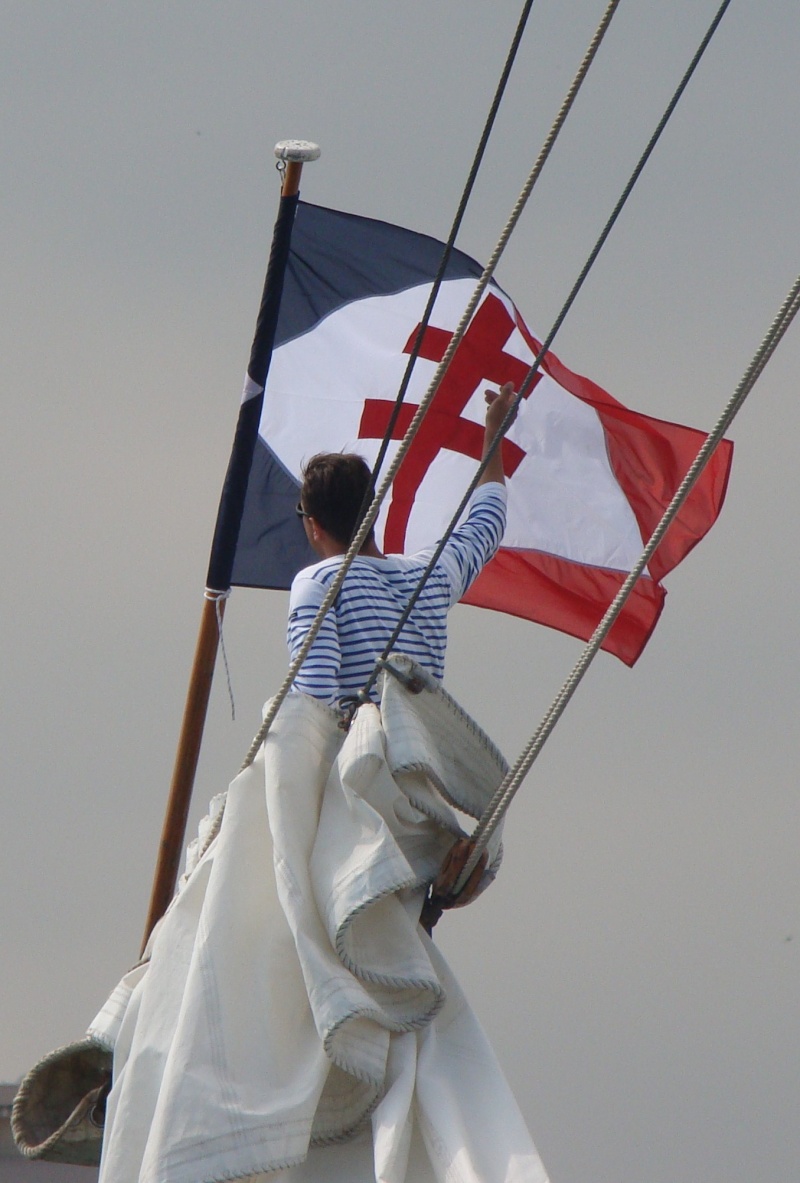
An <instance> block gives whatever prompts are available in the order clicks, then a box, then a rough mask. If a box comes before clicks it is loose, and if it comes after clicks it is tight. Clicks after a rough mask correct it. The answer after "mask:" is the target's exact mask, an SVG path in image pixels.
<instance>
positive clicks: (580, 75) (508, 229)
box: [240, 0, 619, 771]
mask: <svg viewBox="0 0 800 1183" xmlns="http://www.w3.org/2000/svg"><path fill="white" fill-rule="evenodd" d="M618 5H619V0H610V2H609V4H608V7H607V8H606V11H605V13H604V14H603V17H602V19H601V21H600V24H599V25H598V27H597V29H596V30H595V33H594V36H593V37H592V40H591V41H590V43H589V47H588V49H587V50H586V53H585V54H584V57H583V61H582V62H581V64H580V66H579V67H578V71H577V73H576V75H575V78H574V79H573V81H572V83H571V85H570V88H569V90H568V92H567V96H566V98H565V99H564V101H563V103H562V105H561V108H560V110H559V112H558V114H557V116H556V119H555V122H554V124H553V126H552V128H551V129H550V132H549V133H548V136H547V139H546V140H545V143H544V145H543V147H542V149H541V151H540V153H539V156H538V157H537V159H536V162H535V163H534V166H533V168H532V169H531V172H530V174H529V176H528V179H527V181H526V182H525V185H524V186H523V189H522V192H521V193H520V195H519V197H518V198H517V201H516V203H515V205H514V208H513V209H512V211H511V215H510V217H509V219H508V222H507V223H506V225H505V228H504V229H503V232H502V234H501V236H500V238H499V240H498V242H497V245H496V246H495V249H494V252H493V253H492V256H491V258H490V260H489V262H488V263H487V265H486V267H485V268H484V270H483V274H482V275H481V277H480V279H479V280H478V283H477V286H476V288H475V291H474V292H473V294H472V297H471V299H470V301H469V303H468V304H467V307H466V309H465V310H464V313H463V315H462V317H461V320H460V321H459V324H458V326H457V327H456V330H455V332H454V333H453V336H452V338H451V340H450V342H449V344H448V346H447V349H446V350H445V352H444V356H443V357H442V360H441V361H440V362H439V365H438V366H437V368H436V372H435V373H434V375H433V379H432V381H431V384H430V386H429V387H428V389H427V391H426V393H425V395H424V396H423V398H422V400H421V401H420V404H419V406H418V407H417V410H416V412H415V413H414V417H413V418H412V420H411V423H410V424H409V426H408V430H407V431H406V434H405V435H404V436H403V439H402V440H401V442H400V445H399V447H398V449H397V452H396V453H395V455H394V459H393V460H392V462H391V464H390V466H389V469H388V471H387V473H386V475H385V476H384V477H383V480H382V481H381V484H380V487H379V488H378V489H377V491H376V493H375V496H374V498H373V500H372V504H371V505H370V507H369V509H368V510H367V512H366V514H365V516H364V519H363V521H362V523H361V525H360V526H359V528H358V530H357V531H356V535H355V537H354V539H353V541H352V542H351V544H350V548H349V550H348V551H347V553H346V554H345V555H344V558H343V559H342V564H341V566H340V568H339V570H338V571H337V573H336V577H335V579H334V580H333V581H332V583H331V585H330V587H329V588H328V591H327V593H326V594H325V597H324V599H323V600H322V603H321V604H320V606H319V608H318V610H317V615H316V616H315V617H314V620H313V621H312V623H311V625H310V627H309V630H308V633H307V634H306V639H305V641H304V642H303V644H302V646H301V647H300V649H299V650H298V652H297V656H296V657H295V659H294V661H292V663H291V665H290V666H289V670H288V672H287V674H286V677H285V678H284V680H283V682H282V683H281V685H280V687H279V689H278V692H277V694H275V696H274V697H273V699H272V700H271V702H270V705H269V708H268V710H267V713H266V715H265V716H264V721H263V722H262V724H261V727H260V728H259V729H258V731H257V732H256V735H255V737H254V739H253V742H252V743H251V745H250V748H249V750H248V752H247V755H246V756H245V758H244V763H243V764H242V768H241V770H240V771H244V769H245V768H248V767H249V766H250V764H252V762H253V760H254V759H255V758H256V754H257V753H258V750H259V748H260V747H261V744H262V743H263V742H264V739H265V737H266V735H267V733H268V731H269V729H270V727H271V726H272V723H273V722H274V720H275V716H276V715H277V713H278V711H279V709H280V706H281V703H282V702H283V700H284V699H285V697H286V695H287V694H288V693H289V691H290V689H291V687H292V683H293V682H294V680H295V678H296V677H297V674H298V671H299V670H300V667H301V666H302V664H303V662H304V661H305V659H306V657H307V656H308V653H309V650H310V649H311V646H312V645H313V643H314V641H315V640H316V638H317V634H318V633H319V630H320V628H321V627H322V622H323V620H324V619H325V616H326V615H327V613H328V610H329V609H330V608H331V606H332V605H333V603H334V601H335V600H336V597H337V596H338V594H339V592H340V590H341V588H342V584H343V583H344V580H345V576H346V575H347V572H348V571H349V570H350V567H351V566H352V565H353V561H354V559H355V558H356V556H357V555H358V553H359V551H360V550H361V547H362V546H363V545H364V543H365V541H366V539H367V536H368V534H369V532H370V530H371V529H372V526H373V523H374V521H375V519H376V517H377V516H378V510H379V509H380V507H381V503H382V502H383V499H384V498H385V496H386V494H387V492H388V491H389V489H390V487H391V485H392V482H393V480H394V478H395V475H396V473H397V470H398V469H399V467H400V465H401V464H402V462H403V459H404V458H405V455H406V452H407V451H408V449H409V448H410V446H411V443H412V441H413V439H414V437H415V435H416V434H417V431H418V430H419V426H420V424H421V422H422V420H423V418H424V416H425V413H426V412H427V410H428V407H429V406H430V404H431V402H432V401H433V398H434V396H435V394H436V391H437V390H438V389H439V385H440V383H441V381H442V378H443V377H444V375H445V373H446V371H447V368H448V366H449V365H450V362H451V361H452V359H453V356H454V354H455V352H456V350H457V348H458V346H459V345H460V344H461V340H462V338H463V336H464V334H465V333H466V331H467V328H468V326H469V323H470V321H471V319H472V316H473V313H474V312H475V309H476V308H477V306H478V303H479V302H480V299H481V297H482V296H483V293H484V292H485V290H486V288H487V286H488V284H489V281H490V279H491V278H492V275H493V274H494V271H495V269H496V267H497V264H498V263H499V261H500V258H501V256H502V254H503V251H504V250H505V247H506V245H507V243H508V240H509V238H510V237H511V233H512V231H513V230H514V228H515V226H516V224H517V222H518V221H519V218H520V216H521V214H522V211H523V209H524V208H525V203H526V202H527V200H528V198H529V196H530V194H531V190H532V189H533V186H534V184H535V183H536V180H537V178H538V176H539V174H540V173H541V171H542V168H543V166H544V163H545V161H546V159H547V157H548V155H549V154H550V151H551V149H552V147H553V144H554V143H555V140H556V138H557V136H558V133H559V131H560V129H561V127H562V125H563V123H564V121H565V119H566V117H567V115H568V113H569V111H570V108H571V107H572V105H573V103H574V101H575V98H576V97H577V94H578V91H579V90H580V88H581V85H582V84H583V81H584V79H585V77H586V74H587V72H588V70H589V67H590V65H591V64H592V61H593V60H594V57H595V55H596V53H597V50H598V49H599V47H600V45H601V43H602V40H603V37H604V36H605V33H606V30H607V29H608V26H609V24H610V23H611V18H612V17H613V15H614V12H615V11H616V9H617V7H618ZM502 430H505V426H504V427H503V428H502ZM498 435H499V433H498Z"/></svg>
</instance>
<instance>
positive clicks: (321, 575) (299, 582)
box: [289, 559, 339, 612]
mask: <svg viewBox="0 0 800 1183" xmlns="http://www.w3.org/2000/svg"><path fill="white" fill-rule="evenodd" d="M338 567H339V560H338V559H321V560H320V561H319V562H318V563H312V564H311V566H310V567H303V569H302V571H298V572H297V574H296V575H295V577H294V579H293V580H292V586H291V588H290V590H289V611H290V612H293V611H294V609H295V608H303V607H319V605H320V604H321V603H322V601H323V599H324V598H325V592H326V591H327V590H328V587H329V586H330V583H331V581H332V580H333V578H334V576H335V575H336V571H337V569H338Z"/></svg>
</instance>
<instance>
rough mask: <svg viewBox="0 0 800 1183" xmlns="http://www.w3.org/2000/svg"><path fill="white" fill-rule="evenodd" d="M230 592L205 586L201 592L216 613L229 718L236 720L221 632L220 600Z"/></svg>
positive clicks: (224, 598)
mask: <svg viewBox="0 0 800 1183" xmlns="http://www.w3.org/2000/svg"><path fill="white" fill-rule="evenodd" d="M230 594H231V589H230V588H228V590H227V591H214V590H213V588H210V587H207V588H206V590H205V591H204V592H203V596H204V598H205V599H206V600H212V601H213V603H214V607H215V609H216V613H217V632H218V633H219V647H220V649H221V650H222V660H223V662H224V663H225V678H226V681H227V683H228V698H229V699H230V700H231V720H232V721H234V722H235V721H236V705H235V703H234V701H233V685H232V684H231V671H230V666H229V665H228V654H227V653H226V652H225V636H224V634H223V632H222V602H223V600H227V598H228V596H229V595H230Z"/></svg>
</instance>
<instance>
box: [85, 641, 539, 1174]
mask: <svg viewBox="0 0 800 1183" xmlns="http://www.w3.org/2000/svg"><path fill="white" fill-rule="evenodd" d="M394 660H395V661H396V663H397V664H398V665H399V666H403V665H404V666H405V668H406V670H407V671H408V672H415V673H417V674H418V675H419V676H421V677H422V678H423V679H425V684H426V689H424V690H423V691H422V692H421V693H420V694H418V695H414V694H411V693H410V692H409V691H407V690H406V689H405V688H404V687H403V686H401V685H400V684H399V683H398V682H397V681H395V680H394V679H393V678H392V679H389V680H388V682H387V684H386V686H385V687H384V692H383V696H382V702H381V709H380V712H379V711H378V708H377V707H375V706H374V705H372V704H369V705H367V706H364V707H362V708H361V709H360V710H359V711H358V714H357V716H356V718H355V721H354V723H353V725H352V727H351V728H350V731H349V732H348V733H347V735H346V736H345V734H344V733H343V732H342V731H341V730H340V728H339V727H338V725H337V724H338V718H337V715H336V713H335V712H333V711H332V710H330V709H329V708H328V707H327V706H324V705H323V704H321V703H319V702H317V701H316V700H314V699H311V698H309V697H307V696H305V695H302V694H295V695H290V696H289V698H288V699H287V700H286V701H285V702H284V703H283V704H282V706H281V709H280V711H279V713H278V715H277V718H276V720H275V722H274V724H273V726H272V729H271V731H270V733H269V735H268V736H267V739H266V742H265V744H264V745H263V747H262V749H261V751H260V753H259V755H258V757H257V758H256V760H255V762H254V763H253V765H251V767H250V768H248V769H247V770H246V771H244V772H242V773H241V774H240V775H239V776H238V777H237V779H236V780H235V781H234V782H233V783H232V785H231V786H230V789H229V790H228V794H227V801H226V803H225V806H224V813H223V815H222V822H221V825H220V827H219V831H218V833H217V836H216V837H215V838H214V839H213V841H211V843H210V845H209V846H208V849H207V850H206V851H205V852H204V853H201V854H200V856H199V857H196V858H195V859H194V865H191V864H190V868H189V871H188V873H187V875H186V876H185V878H184V880H183V882H182V885H181V888H180V890H179V892H178V894H177V895H176V897H175V899H174V901H173V903H172V905H171V907H170V909H169V910H168V912H167V913H166V915H165V917H164V918H163V919H162V921H161V922H160V923H159V925H158V926H157V927H156V929H155V930H154V933H153V936H152V938H151V942H150V946H149V957H148V960H147V961H146V962H145V963H144V964H142V965H140V966H138V967H136V968H135V969H133V970H132V971H131V972H130V973H129V974H128V975H127V976H126V978H124V979H123V980H122V982H121V983H120V984H119V986H118V987H117V989H116V990H115V991H114V993H113V994H112V996H111V997H110V999H109V1000H108V1002H107V1003H106V1005H105V1006H104V1007H103V1009H102V1010H101V1012H100V1014H99V1015H98V1016H97V1018H96V1019H95V1021H94V1022H93V1024H92V1026H91V1028H90V1031H89V1035H90V1037H91V1038H92V1039H93V1040H94V1042H95V1043H96V1044H97V1045H101V1046H105V1047H108V1048H113V1050H114V1085H113V1089H112V1091H111V1094H110V1096H109V1098H108V1106H107V1116H106V1130H105V1138H104V1147H103V1159H102V1165H101V1176H100V1177H101V1181H102V1183H165V1181H167V1180H168V1181H169V1183H215V1181H217V1180H223V1179H226V1180H227V1179H237V1178H247V1177H250V1176H253V1175H259V1176H260V1173H262V1172H268V1173H267V1174H266V1175H264V1177H263V1183H274V1181H277V1180H281V1183H301V1181H302V1183H316V1181H317V1180H320V1181H321V1180H323V1179H324V1180H326V1183H330V1180H331V1179H334V1180H335V1179H338V1178H341V1179H342V1180H343V1181H344V1180H347V1183H372V1181H377V1183H404V1181H405V1180H406V1179H408V1180H409V1183H411V1180H413V1181H414V1183H427V1181H430V1183H546V1175H545V1172H544V1169H543V1167H542V1164H541V1161H540V1159H539V1157H538V1154H537V1153H536V1150H535V1148H534V1146H533V1143H532V1141H531V1138H530V1135H529V1133H528V1131H527V1129H526V1127H525V1124H524V1121H523V1119H522V1117H521V1115H520V1112H519V1109H518V1107H517V1105H516V1103H515V1101H514V1098H513V1096H512V1094H511V1093H510V1090H509V1088H508V1085H507V1083H506V1082H505V1079H504V1077H503V1075H502V1072H501V1070H500V1068H499V1066H498V1064H497V1061H496V1059H495V1057H494V1055H493V1054H492V1051H491V1048H490V1046H489V1045H488V1043H487V1041H486V1038H485V1036H484V1035H483V1033H482V1031H481V1029H480V1026H479V1024H478V1022H477V1020H476V1019H475V1016H474V1014H473V1013H472V1011H471V1010H470V1008H469V1005H468V1004H467V1002H466V1000H465V999H464V997H463V995H462V993H461V992H460V990H459V988H458V985H457V983H456V982H455V980H454V979H453V976H452V974H451V973H450V971H449V969H448V967H447V965H446V964H445V962H444V960H443V958H442V956H441V954H440V953H439V952H438V950H437V949H436V948H435V947H434V945H433V943H432V942H431V941H430V940H428V938H427V937H426V935H425V933H424V932H423V930H422V929H421V928H420V926H419V924H418V916H419V912H420V907H421V903H422V899H423V896H424V890H425V885H426V884H427V883H429V882H430V881H431V879H432V878H433V876H434V875H435V873H436V871H437V870H438V868H439V866H440V864H441V861H442V858H443V855H444V852H445V851H446V850H447V849H449V847H450V845H451V844H452V841H453V835H454V834H456V833H459V832H460V826H459V821H458V816H459V815H458V813H457V812H456V810H458V811H462V812H465V813H468V814H470V815H473V816H474V815H476V814H477V813H479V812H480V811H481V810H482V809H483V807H484V805H485V803H486V801H487V800H488V797H489V796H490V795H491V793H492V791H493V789H494V788H495V787H496V786H497V784H498V783H499V781H500V780H501V779H502V776H503V774H504V771H505V767H506V765H505V762H504V761H503V759H502V757H501V756H500V754H499V753H498V752H497V750H496V748H495V747H494V746H493V745H492V744H491V742H490V741H489V740H488V738H487V737H486V736H485V735H484V734H483V733H482V732H481V731H480V729H479V728H478V727H477V726H476V725H475V724H474V723H473V722H472V720H470V719H469V718H468V717H467V716H466V715H464V714H463V712H461V710H460V709H459V708H458V707H457V705H456V704H455V703H454V702H453V700H452V699H451V698H450V697H449V696H448V695H447V694H446V693H445V692H444V691H443V690H442V689H441V687H438V686H437V685H436V683H435V682H434V681H433V679H431V678H430V677H429V676H428V675H425V674H424V673H422V671H420V670H418V668H417V667H415V666H414V665H413V663H412V662H410V660H409V659H403V658H398V659H394ZM499 859H500V850H499V847H498V845H497V844H495V845H494V847H493V849H492V850H491V851H490V860H489V861H490V869H489V870H488V871H487V872H486V880H487V882H488V881H489V880H490V879H491V878H492V877H493V875H494V873H495V871H496V869H497V865H498V863H499ZM370 1130H371V1136H370ZM409 1156H410V1157H409Z"/></svg>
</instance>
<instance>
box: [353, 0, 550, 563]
mask: <svg viewBox="0 0 800 1183" xmlns="http://www.w3.org/2000/svg"><path fill="white" fill-rule="evenodd" d="M532 7H533V0H526V2H525V5H524V6H523V9H522V14H521V16H520V18H519V21H518V22H517V28H516V31H515V33H514V37H513V39H512V41H511V47H510V49H509V51H508V55H507V57H506V61H505V65H504V66H503V70H502V72H501V74H500V80H499V82H498V84H497V89H496V90H495V95H494V98H493V100H492V104H491V106H490V108H489V114H488V116H487V117H486V123H485V125H484V128H483V133H482V135H481V138H480V140H479V141H478V147H477V150H476V152H475V158H474V160H473V161H472V167H471V168H470V171H469V175H468V176H467V181H466V184H465V185H464V191H463V193H462V194H461V200H460V201H459V203H458V208H457V209H456V213H455V217H454V218H453V224H452V226H451V227H450V233H449V235H448V238H447V242H446V243H445V245H444V250H443V251H442V257H441V260H440V262H439V267H438V270H437V272H436V275H435V276H434V279H433V285H432V287H431V290H430V294H429V296H428V301H427V303H426V305H425V310H424V312H423V314H422V320H421V321H420V323H419V327H418V329H417V334H416V336H415V338H414V344H413V346H412V349H411V354H410V356H409V359H408V362H407V363H406V368H405V373H404V374H403V378H402V381H401V383H400V389H399V390H398V392H397V397H396V399H395V404H394V407H393V408H392V413H391V416H390V418H389V422H388V424H387V426H386V431H385V432H384V434H383V439H382V440H381V445H380V448H379V450H378V455H377V458H376V460H375V463H374V465H373V468H372V475H371V477H370V481H369V484H368V485H367V489H366V491H365V493H364V500H363V502H362V503H361V507H360V509H359V511H358V517H357V518H356V526H355V529H354V531H353V535H355V531H356V530H357V529H358V527H359V526H360V524H361V522H362V520H363V518H364V515H365V514H366V512H367V509H368V508H369V505H370V502H371V501H372V498H373V496H374V493H375V484H376V482H377V479H378V474H379V472H380V470H381V468H382V466H383V462H384V460H385V459H386V452H387V450H388V447H389V444H390V443H391V441H392V434H393V432H394V429H395V426H396V424H397V419H398V417H399V415H400V409H401V407H402V405H403V401H404V399H405V397H406V392H407V391H408V386H409V383H410V381H411V375H412V373H413V370H414V366H415V365H416V363H417V358H418V357H419V352H420V349H421V348H422V341H423V338H424V336H425V330H426V329H427V327H428V325H429V323H430V319H431V314H432V313H433V306H434V304H435V303H436V299H437V297H438V295H439V289H440V288H441V286H442V281H443V280H444V275H445V272H446V270H447V264H448V263H449V262H450V256H451V255H452V253H453V247H454V246H455V241H456V237H457V236H458V232H459V230H460V229H461V223H462V221H463V220H464V214H465V213H466V209H467V203H468V202H469V199H470V197H471V196H472V190H473V188H474V186H475V181H476V179H477V176H478V170H479V169H480V166H481V164H482V162H483V157H484V154H485V152H486V145H487V144H488V142H489V136H490V135H491V132H492V128H493V127H494V122H495V119H496V118H497V112H498V111H499V109H500V103H501V101H502V98H503V95H504V93H505V89H506V84H507V82H508V79H509V76H510V74H511V69H512V67H513V65H514V61H515V59H516V56H517V50H518V49H519V46H520V42H521V41H522V36H523V33H524V32H525V27H526V25H527V23H528V17H529V15H530V11H531V8H532ZM353 535H351V541H352V537H353Z"/></svg>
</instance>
